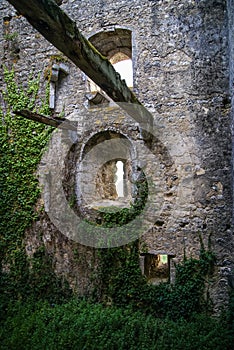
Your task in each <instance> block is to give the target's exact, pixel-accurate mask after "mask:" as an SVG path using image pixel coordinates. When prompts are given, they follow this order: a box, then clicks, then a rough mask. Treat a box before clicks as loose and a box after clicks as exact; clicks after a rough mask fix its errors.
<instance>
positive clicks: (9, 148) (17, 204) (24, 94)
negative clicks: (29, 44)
mask: <svg viewBox="0 0 234 350" xmlns="http://www.w3.org/2000/svg"><path fill="white" fill-rule="evenodd" d="M4 81H5V90H4V91H3V92H2V95H3V108H2V110H1V111H0V135H1V136H0V149H1V150H2V152H1V155H0V204H1V205H0V217H1V222H0V252H1V255H0V259H1V260H0V261H1V264H2V271H1V276H0V277H1V279H0V289H1V292H2V293H1V294H2V305H1V307H2V308H3V309H4V303H5V302H6V300H7V299H10V298H14V299H20V298H22V297H25V296H27V295H28V294H30V292H31V293H34V294H36V295H37V296H38V297H42V295H43V293H44V295H47V294H48V293H47V289H48V288H49V286H54V287H55V285H56V283H53V282H52V281H53V278H54V277H53V276H54V274H53V273H52V272H49V271H48V268H49V266H51V263H49V260H48V259H47V258H46V254H45V252H44V253H43V254H42V255H40V261H41V266H42V268H41V269H40V273H39V274H38V268H36V265H35V264H34V263H31V265H32V268H31V269H30V267H29V266H30V263H29V261H28V258H27V256H26V253H25V246H24V243H23V239H24V234H25V230H26V229H27V228H28V227H29V226H30V225H31V224H32V222H33V221H34V220H35V219H37V218H38V214H39V213H37V211H36V208H35V207H36V206H35V205H36V202H37V199H38V196H39V194H40V190H39V187H38V179H37V177H36V170H37V166H38V163H39V161H40V159H41V156H42V154H43V150H44V148H45V147H46V145H47V142H48V140H49V137H50V134H51V131H52V128H51V127H48V126H45V125H43V124H39V123H35V122H33V121H30V120H26V119H23V118H21V117H19V116H17V115H15V114H13V112H14V111H16V110H20V109H28V110H31V111H36V110H37V111H38V112H39V113H42V114H47V115H48V113H49V106H48V88H46V89H45V90H46V94H45V97H44V98H43V99H40V98H39V88H40V77H39V76H37V77H36V78H32V75H31V76H30V77H29V80H28V82H27V84H26V85H25V86H24V87H23V86H22V84H19V83H18V82H17V80H16V77H15V72H14V70H13V69H12V70H8V69H7V68H6V67H4ZM35 259H36V257H35ZM37 260H38V257H37ZM45 260H46V261H47V263H48V267H46V264H45ZM37 267H38V266H37ZM36 276H38V277H37V278H36ZM39 276H40V277H39ZM39 279H40V283H39ZM35 280H37V283H35ZM35 287H37V289H38V288H40V292H39V291H38V290H36V289H35ZM30 288H31V289H30ZM54 289H56V288H54ZM50 291H51V288H50ZM51 293H52V292H51Z"/></svg>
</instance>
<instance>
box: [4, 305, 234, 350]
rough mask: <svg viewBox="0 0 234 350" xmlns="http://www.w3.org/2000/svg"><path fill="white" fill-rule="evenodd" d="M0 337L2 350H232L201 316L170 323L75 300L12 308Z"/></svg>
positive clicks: (217, 327) (213, 322)
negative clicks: (58, 303) (61, 303)
mask: <svg viewBox="0 0 234 350" xmlns="http://www.w3.org/2000/svg"><path fill="white" fill-rule="evenodd" d="M0 336H1V339H0V341H1V349H2V350H4V349H12V350H14V349H17V350H18V349H25V350H26V349H32V350H34V349H35V350H36V349H37V350H42V349H46V350H48V349H51V350H52V349H56V350H58V349H75V350H77V349H88V350H91V349H95V350H97V349H101V350H105V349H107V350H114V349H116V350H121V349H136V350H140V349H155V350H156V349H157V350H165V348H167V349H168V350H170V349H173V350H177V349H178V350H181V349H183V350H186V349H188V350H193V349H194V350H209V349H212V350H214V349H215V350H231V349H232V339H231V333H230V331H229V330H228V328H227V327H226V324H225V323H221V322H220V321H219V320H217V319H211V318H209V317H206V316H204V315H203V316H202V315H200V316H196V317H195V318H193V319H192V320H191V321H190V322H189V323H188V322H186V321H185V320H179V321H178V322H175V321H171V320H168V319H166V320H161V319H157V318H154V317H153V316H150V315H148V316H147V315H144V314H142V313H141V312H139V311H138V312H132V310H130V309H129V308H117V307H103V306H102V305H100V304H89V303H87V302H85V301H77V300H72V301H70V302H69V303H67V304H63V305H55V306H54V307H52V306H51V305H50V304H48V303H43V304H41V303H38V304H34V305H23V304H17V305H15V306H12V307H11V308H10V309H9V310H8V318H7V320H6V321H5V322H4V323H3V325H2V327H1V333H0Z"/></svg>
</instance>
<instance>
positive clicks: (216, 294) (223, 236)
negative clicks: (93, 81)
mask: <svg viewBox="0 0 234 350" xmlns="http://www.w3.org/2000/svg"><path fill="white" fill-rule="evenodd" d="M0 6H1V13H2V14H3V19H4V20H3V23H2V24H1V25H2V29H1V33H0V35H1V41H0V42H1V44H0V45H1V48H0V51H1V56H2V57H1V59H2V62H3V63H4V64H6V65H14V68H15V71H16V76H17V78H18V79H19V80H20V81H22V82H25V81H26V80H27V77H28V74H29V72H30V71H35V73H41V80H42V82H43V79H45V78H44V77H45V76H46V74H47V71H48V70H50V69H51V68H52V66H53V64H58V65H59V64H60V63H61V62H62V63H64V64H65V65H66V69H68V74H67V73H66V74H61V75H60V80H59V81H58V84H57V87H56V95H55V112H56V113H61V112H62V111H64V112H65V115H66V116H67V117H71V118H76V120H78V129H77V134H78V139H79V142H78V146H77V148H75V149H76V151H77V152H78V153H79V152H81V146H82V143H83V146H84V145H85V144H86V143H88V140H89V139H90V138H91V137H92V136H94V135H95V134H97V133H99V132H106V131H108V130H112V131H115V132H120V133H121V134H123V135H125V136H126V137H127V138H129V140H130V142H131V141H132V144H133V148H134V147H135V149H136V150H139V153H137V151H136V154H138V155H139V157H140V158H141V160H140V161H139V163H137V156H136V159H132V162H133V163H134V161H135V163H134V164H136V163H137V165H138V166H139V167H141V168H142V169H143V168H144V167H145V169H146V170H145V171H146V172H148V174H146V176H148V179H150V180H151V181H152V183H153V184H154V186H155V187H156V189H157V188H158V192H157V191H156V193H157V194H158V197H157V196H155V197H153V199H152V201H151V202H150V203H149V204H150V205H149V211H148V212H147V215H148V216H149V217H150V218H151V217H152V218H153V219H152V220H153V221H154V224H152V227H151V228H150V229H148V230H147V232H145V234H144V235H143V236H142V237H141V240H142V242H143V243H142V244H143V245H144V247H145V246H147V249H148V250H149V251H151V252H155V254H168V255H171V256H175V258H174V260H175V261H180V260H181V259H182V258H183V254H184V251H185V252H186V254H187V256H198V255H199V251H200V238H201V237H202V241H203V242H204V244H205V246H206V247H208V244H209V242H210V244H211V250H212V251H214V253H215V254H216V257H217V265H216V271H215V275H214V278H213V280H212V287H211V296H212V298H213V300H214V301H215V303H216V305H217V307H219V305H220V304H222V303H223V301H224V300H227V295H228V294H227V293H228V286H227V284H228V282H227V276H228V275H229V274H230V273H231V269H232V268H233V264H234V261H233V235H232V229H231V222H232V208H233V205H232V141H231V125H232V121H231V105H230V99H231V92H230V86H231V88H232V85H233V84H232V81H233V62H232V61H233V60H230V64H229V55H230V54H231V57H232V56H233V44H232V42H233V40H232V39H233V11H232V7H233V3H232V1H231V0H230V1H227V3H226V2H225V1H222V0H220V1H219V0H201V1H195V0H189V1H188V0H180V1H170V0H167V1H150V0H145V1H140V0H135V1H127V0H126V1H122V0H121V1H115V2H113V1H110V0H105V1H102V0H100V1H92V0H89V1H72V0H70V1H63V2H62V5H61V8H62V9H64V10H65V11H66V12H67V13H68V14H69V15H70V17H71V18H72V19H73V20H75V21H76V22H77V25H78V28H79V29H80V30H81V32H82V33H83V34H84V35H85V36H86V37H87V38H90V40H91V41H92V38H95V35H97V34H98V33H102V34H103V33H104V34H103V37H100V38H102V40H101V39H100V41H98V40H97V41H96V43H97V45H98V46H99V47H98V49H99V50H100V51H101V52H102V50H104V52H108V49H107V43H109V42H111V40H109V41H108V40H107V39H106V38H108V35H109V34H105V33H116V31H117V30H118V29H124V30H127V31H130V32H131V52H132V64H133V91H134V92H135V94H136V95H137V97H138V98H139V100H140V101H141V102H142V103H143V104H144V106H145V107H146V108H147V109H148V110H149V111H150V112H151V113H152V115H153V117H154V126H153V127H152V129H151V132H152V134H153V137H154V144H153V145H151V146H150V147H148V148H146V149H145V148H144V147H145V146H144V140H143V139H142V135H141V130H140V126H139V125H138V124H137V123H136V121H134V120H132V119H131V118H129V117H128V116H127V115H125V114H124V113H123V112H122V111H121V109H118V108H117V107H116V106H114V107H113V106H112V107H111V105H110V103H109V104H108V107H106V106H105V105H97V106H96V107H95V108H90V105H89V100H88V99H87V96H86V95H87V93H89V92H90V91H89V88H88V83H87V77H85V75H84V74H83V73H82V72H81V71H80V70H79V69H78V68H76V67H75V66H74V65H73V64H72V63H71V62H69V61H68V60H66V59H65V58H64V57H63V55H61V54H60V53H59V52H57V50H56V49H55V48H53V47H52V46H51V45H50V44H49V43H48V42H47V41H46V40H45V39H44V38H43V37H41V35H40V34H38V33H37V32H36V31H35V30H34V29H33V28H31V26H30V25H29V24H28V23H27V22H26V21H25V19H24V18H23V17H20V16H17V14H16V13H15V11H14V9H12V8H11V7H10V6H9V5H8V4H7V2H5V1H3V2H2V3H1V5H0ZM7 33H17V36H15V37H14V38H13V39H11V40H9V35H8V39H7V35H6V34H7ZM117 34H118V33H117ZM110 35H111V34H110ZM93 40H95V39H93ZM106 40H107V41H106ZM121 40H122V41H121ZM121 40H120V41H118V35H116V36H114V37H113V36H112V45H113V42H114V46H115V45H116V46H117V47H118V48H119V51H120V52H121V50H122V51H123V47H125V49H126V47H127V48H128V49H129V43H128V44H124V40H125V39H124V36H123V38H122V39H121ZM41 93H43V92H41ZM56 142H60V141H59V140H58V141H56ZM141 145H142V147H141ZM58 148H59V145H58ZM143 158H144V159H146V160H147V161H146V163H147V164H143V163H144V162H142V159H143ZM75 159H76V162H78V160H77V159H79V157H78V156H77V157H76V158H75ZM76 165H77V164H74V163H73V162H72V161H70V162H68V165H67V166H68V167H69V172H71V173H73V174H75V172H76ZM86 171H87V169H86ZM89 171H90V172H92V165H91V166H90V169H89V170H88V171H87V173H88V172H89ZM74 176H75V175H74ZM156 197H157V198H160V200H159V199H157V198H156ZM47 204H48V203H47ZM48 205H50V203H49V204H48ZM156 211H157V215H156V216H155V212H156ZM41 228H42V230H43V232H44V238H43V241H44V244H45V246H46V248H47V249H48V250H49V251H50V254H51V255H52V256H53V257H54V261H55V270H56V272H57V273H58V274H62V275H64V276H66V277H68V278H69V281H70V283H71V285H72V286H73V288H74V289H77V290H78V291H80V292H81V293H85V292H86V291H87V290H88V289H89V286H90V274H91V271H92V269H93V267H94V266H96V265H97V258H96V257H95V253H94V251H93V249H92V248H87V250H88V254H87V253H85V255H86V257H87V266H89V268H88V269H86V271H84V270H85V269H84V266H79V264H77V262H76V261H75V259H74V249H78V251H79V253H80V254H83V253H84V248H83V247H80V246H79V245H77V243H73V242H72V241H70V240H69V239H67V237H64V236H63V235H61V234H60V233H59V230H56V228H55V227H54V226H53V224H52V223H51V222H50V220H49V219H48V217H47V215H46V214H45V215H44V216H43V217H42V218H41V220H40V221H38V222H37V223H35V224H34V227H33V229H32V230H31V231H30V234H28V236H27V245H28V246H32V247H33V249H35V247H36V246H37V245H39V242H38V240H37V238H36V236H37V231H38V230H39V229H41ZM48 232H49V234H48ZM33 237H34V238H33ZM74 247H76V248H74ZM77 247H78V248H77ZM33 249H32V251H33ZM91 261H92V263H91ZM84 286H85V287H84Z"/></svg>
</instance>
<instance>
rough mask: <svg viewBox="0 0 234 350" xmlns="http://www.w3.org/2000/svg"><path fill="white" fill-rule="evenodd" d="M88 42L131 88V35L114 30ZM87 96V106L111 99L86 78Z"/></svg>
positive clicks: (125, 30) (107, 101)
mask: <svg viewBox="0 0 234 350" xmlns="http://www.w3.org/2000/svg"><path fill="white" fill-rule="evenodd" d="M89 41H90V42H91V43H92V44H93V45H94V46H95V47H96V49H97V50H98V51H99V52H100V53H101V54H102V55H103V56H105V57H107V58H108V59H109V61H110V62H111V63H112V65H113V66H114V68H115V70H116V71H117V72H118V73H119V74H120V76H121V78H122V79H124V80H125V82H126V84H127V86H128V87H130V88H132V87H133V66H132V35H131V31H130V30H128V29H120V28H116V29H115V30H111V31H103V32H100V33H97V34H95V35H93V36H92V37H90V38H89ZM87 90H88V91H87V94H86V97H87V99H88V100H89V105H90V106H93V105H99V104H103V103H109V102H110V101H111V99H110V98H109V97H108V96H107V95H106V93H105V92H104V91H102V90H101V89H100V88H99V86H98V85H96V84H95V83H94V82H93V81H92V80H91V79H89V78H87Z"/></svg>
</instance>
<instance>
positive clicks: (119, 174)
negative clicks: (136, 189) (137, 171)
mask: <svg viewBox="0 0 234 350" xmlns="http://www.w3.org/2000/svg"><path fill="white" fill-rule="evenodd" d="M116 168H117V170H116V182H115V186H116V192H117V195H118V198H120V197H124V163H123V162H122V161H121V160H118V161H117V162H116Z"/></svg>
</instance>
